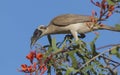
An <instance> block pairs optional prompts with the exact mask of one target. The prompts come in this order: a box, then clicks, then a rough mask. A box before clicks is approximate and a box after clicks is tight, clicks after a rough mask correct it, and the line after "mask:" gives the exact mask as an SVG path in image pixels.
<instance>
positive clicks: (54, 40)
mask: <svg viewBox="0 0 120 75" xmlns="http://www.w3.org/2000/svg"><path fill="white" fill-rule="evenodd" d="M52 48H53V50H58V48H57V46H56V39H55V38H52Z"/></svg>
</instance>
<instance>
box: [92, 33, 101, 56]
mask: <svg viewBox="0 0 120 75" xmlns="http://www.w3.org/2000/svg"><path fill="white" fill-rule="evenodd" d="M98 37H99V35H96V37H95V38H94V40H93V41H92V42H90V47H91V50H92V54H93V56H95V55H97V54H98V53H97V52H96V46H95V42H96V40H97V39H98Z"/></svg>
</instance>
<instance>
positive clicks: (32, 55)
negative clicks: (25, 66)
mask: <svg viewBox="0 0 120 75" xmlns="http://www.w3.org/2000/svg"><path fill="white" fill-rule="evenodd" d="M35 55H36V53H35V52H33V51H32V52H30V53H29V54H28V55H27V56H26V58H27V59H29V60H30V62H31V63H33V59H34V57H35Z"/></svg>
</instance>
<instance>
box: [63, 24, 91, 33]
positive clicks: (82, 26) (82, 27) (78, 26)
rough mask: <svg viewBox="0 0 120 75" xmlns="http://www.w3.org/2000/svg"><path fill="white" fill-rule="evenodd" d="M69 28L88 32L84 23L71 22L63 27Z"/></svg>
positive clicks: (88, 29) (79, 31)
mask: <svg viewBox="0 0 120 75" xmlns="http://www.w3.org/2000/svg"><path fill="white" fill-rule="evenodd" d="M65 28H66V29H69V30H74V31H77V32H78V33H87V32H90V28H89V27H88V26H87V25H86V23H76V24H71V25H68V26H66V27H65Z"/></svg>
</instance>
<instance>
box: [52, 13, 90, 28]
mask: <svg viewBox="0 0 120 75" xmlns="http://www.w3.org/2000/svg"><path fill="white" fill-rule="evenodd" d="M82 22H91V18H90V16H84V15H76V14H65V15H60V16H57V17H55V18H54V19H53V20H52V21H51V23H53V24H54V25H61V26H65V25H69V24H74V23H82Z"/></svg>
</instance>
